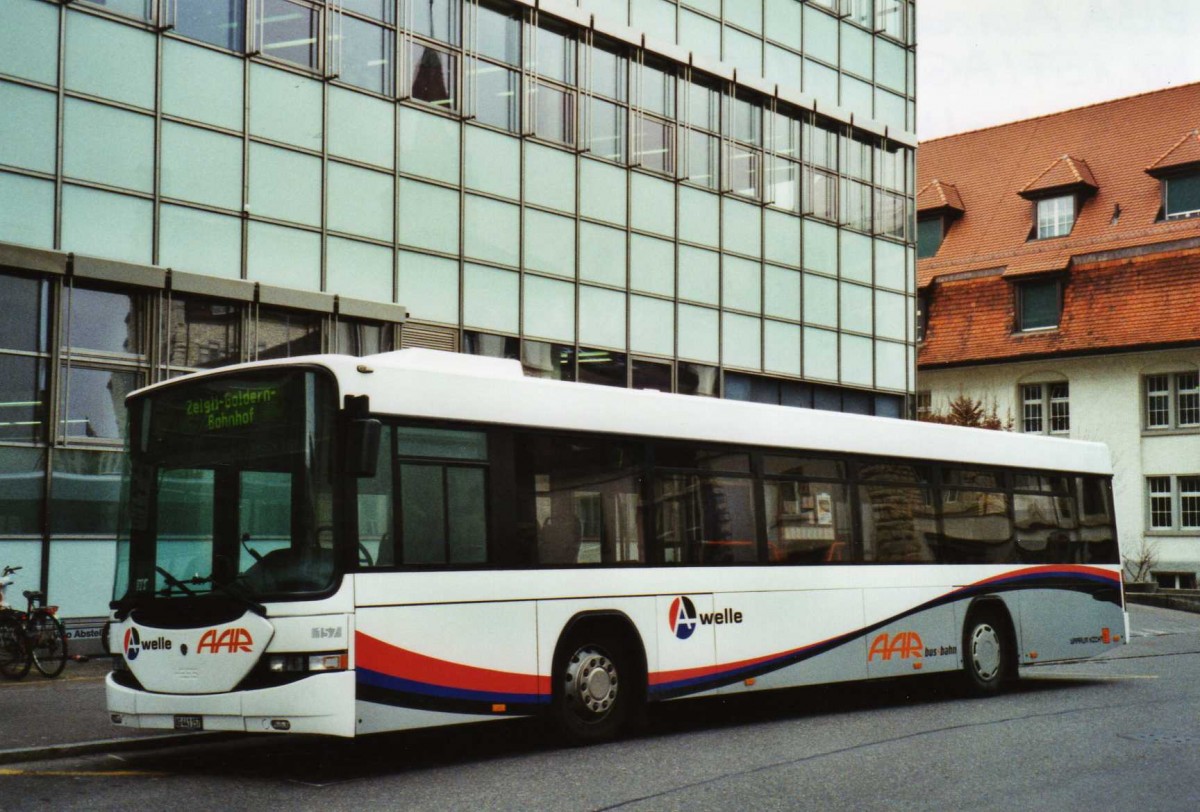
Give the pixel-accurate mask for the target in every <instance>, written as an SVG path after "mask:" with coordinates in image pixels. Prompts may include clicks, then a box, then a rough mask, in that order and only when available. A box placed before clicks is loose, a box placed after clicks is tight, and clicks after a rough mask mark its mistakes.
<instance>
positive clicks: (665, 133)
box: [637, 116, 675, 175]
mask: <svg viewBox="0 0 1200 812" xmlns="http://www.w3.org/2000/svg"><path fill="white" fill-rule="evenodd" d="M638 130H639V132H638V155H637V157H638V163H639V164H640V165H641V166H643V167H645V168H646V169H649V170H651V171H654V172H662V173H663V174H667V175H669V174H672V173H674V171H675V156H674V154H673V153H672V148H673V147H674V141H675V128H674V126H672V125H671V124H669V123H667V122H666V121H663V120H662V119H657V118H653V117H651V116H638Z"/></svg>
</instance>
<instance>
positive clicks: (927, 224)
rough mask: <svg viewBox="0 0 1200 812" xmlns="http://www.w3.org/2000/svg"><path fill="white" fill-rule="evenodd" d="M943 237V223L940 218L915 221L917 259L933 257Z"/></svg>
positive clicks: (940, 245)
mask: <svg viewBox="0 0 1200 812" xmlns="http://www.w3.org/2000/svg"><path fill="white" fill-rule="evenodd" d="M945 236H946V232H945V221H944V220H943V219H942V218H941V217H925V218H922V219H920V220H917V259H925V258H926V257H932V256H935V255H936V254H937V252H938V249H939V248H941V247H942V240H943V239H944V238H945Z"/></svg>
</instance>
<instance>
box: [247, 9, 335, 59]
mask: <svg viewBox="0 0 1200 812" xmlns="http://www.w3.org/2000/svg"><path fill="white" fill-rule="evenodd" d="M262 3H263V5H262V6H261V7H260V9H261V13H260V14H259V15H256V16H257V19H256V23H255V25H256V28H257V29H258V37H257V39H258V50H259V51H260V52H261V53H262V54H263V56H269V57H272V58H274V59H281V60H283V61H284V62H291V63H292V64H293V65H300V66H301V67H305V68H310V69H312V70H316V68H317V66H318V59H319V56H320V49H319V48H318V47H317V42H318V37H317V32H318V31H320V12H319V11H318V10H317V9H316V8H314V7H313V6H310V5H309V4H307V3H296V2H292V0H262Z"/></svg>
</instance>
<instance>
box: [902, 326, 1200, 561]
mask: <svg viewBox="0 0 1200 812" xmlns="http://www.w3.org/2000/svg"><path fill="white" fill-rule="evenodd" d="M1197 366H1200V350H1196V349H1188V350H1164V351H1156V352H1145V353H1125V354H1120V355H1103V356H1092V357H1087V358H1064V359H1055V360H1051V361H1026V362H1020V363H1011V364H990V365H987V366H975V367H960V368H955V369H941V370H918V372H917V391H919V392H920V391H928V392H930V394H931V405H932V408H933V409H934V411H938V412H945V411H946V409H947V407H948V405H949V403H950V401H951V400H953V399H954V398H956V397H958V396H959V395H960V394H965V395H967V396H969V397H971V398H974V399H976V400H980V401H982V402H983V403H984V404H985V405H986V406H988V407H991V406H992V404H995V406H996V411H997V413H998V415H999V416H1000V418H1001V420H1005V419H1007V418H1011V419H1012V422H1013V430H1014V431H1019V430H1020V422H1021V421H1020V416H1021V407H1020V402H1019V395H1018V386H1019V385H1020V384H1021V383H1035V382H1039V381H1049V380H1062V379H1063V378H1064V377H1065V378H1066V380H1067V381H1068V382H1069V383H1070V385H1071V395H1070V397H1071V432H1070V437H1071V438H1072V439H1076V440H1097V441H1100V442H1103V443H1107V444H1108V447H1109V449H1110V450H1111V452H1112V457H1113V471H1114V476H1113V499H1114V501H1115V503H1116V510H1117V532H1118V534H1119V537H1120V539H1121V548H1122V551H1123V554H1124V555H1126V556H1130V555H1133V554H1135V553H1136V552H1137V550H1138V549H1139V548H1140V547H1141V545H1142V543H1143V540H1148V542H1149V543H1151V544H1153V545H1155V546H1156V548H1157V557H1158V562H1157V565H1156V566H1155V569H1158V570H1176V571H1180V570H1182V571H1188V572H1197V573H1200V534H1196V533H1186V534H1179V533H1175V534H1165V533H1148V532H1147V525H1148V523H1149V520H1148V517H1147V515H1146V514H1147V509H1148V505H1147V496H1146V484H1145V478H1146V477H1147V476H1155V475H1161V474H1197V473H1200V431H1187V432H1174V433H1171V434H1162V433H1156V432H1145V431H1143V429H1142V425H1143V418H1142V384H1141V379H1142V376H1143V375H1145V374H1151V373H1157V372H1169V371H1183V370H1187V369H1196V367H1197Z"/></svg>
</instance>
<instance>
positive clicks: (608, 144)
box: [589, 99, 625, 161]
mask: <svg viewBox="0 0 1200 812" xmlns="http://www.w3.org/2000/svg"><path fill="white" fill-rule="evenodd" d="M589 146H590V148H591V152H592V154H593V155H595V156H596V157H598V158H607V159H608V160H610V161H624V160H625V108H624V107H621V106H619V105H616V104H611V103H609V102H606V101H603V100H601V99H592V134H591V143H590V145H589Z"/></svg>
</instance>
